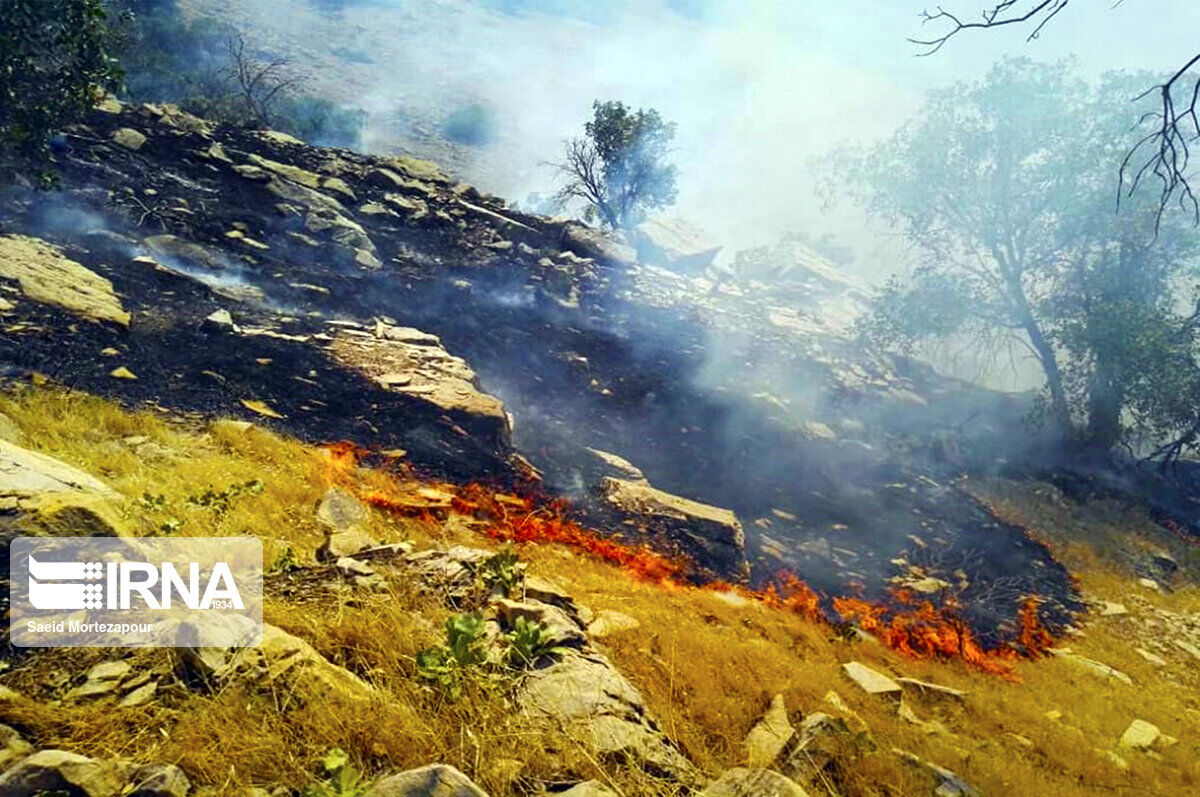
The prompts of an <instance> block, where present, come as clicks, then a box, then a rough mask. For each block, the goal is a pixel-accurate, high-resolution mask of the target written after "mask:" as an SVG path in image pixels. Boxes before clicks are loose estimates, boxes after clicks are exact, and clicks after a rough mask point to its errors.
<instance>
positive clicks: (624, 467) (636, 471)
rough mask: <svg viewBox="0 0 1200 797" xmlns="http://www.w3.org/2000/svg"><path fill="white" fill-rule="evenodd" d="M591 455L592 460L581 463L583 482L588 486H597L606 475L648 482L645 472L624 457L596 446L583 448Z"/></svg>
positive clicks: (642, 482)
mask: <svg viewBox="0 0 1200 797" xmlns="http://www.w3.org/2000/svg"><path fill="white" fill-rule="evenodd" d="M584 450H585V451H587V453H588V454H590V455H591V456H592V460H591V461H589V462H585V463H583V464H582V465H581V469H582V471H583V473H582V474H581V475H582V478H583V483H584V484H586V485H587V486H589V487H593V486H598V485H599V484H600V483H601V481H602V480H603V479H604V477H606V476H611V477H613V478H614V479H624V480H625V481H630V482H637V483H638V484H649V483H650V482H649V480H647V479H646V474H644V473H642V471H641V469H640V468H638V467H637V466H636V465H634V464H633V463H632V462H630V461H629V460H627V459H625V458H624V457H620V456H618V455H616V454H613V453H610V452H608V451H601V450H600V449H598V448H587V449H584Z"/></svg>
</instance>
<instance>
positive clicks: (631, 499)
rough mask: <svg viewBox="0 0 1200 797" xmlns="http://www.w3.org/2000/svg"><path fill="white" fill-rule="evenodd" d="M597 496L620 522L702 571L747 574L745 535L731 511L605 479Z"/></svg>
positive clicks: (653, 488) (632, 484) (634, 484)
mask: <svg viewBox="0 0 1200 797" xmlns="http://www.w3.org/2000/svg"><path fill="white" fill-rule="evenodd" d="M599 492H600V496H601V498H602V500H603V502H604V503H605V504H606V505H607V507H608V508H609V509H610V510H611V511H612V512H613V513H614V514H616V515H618V516H619V517H620V519H621V521H622V522H624V523H628V524H630V525H633V526H636V527H641V528H643V529H644V530H645V532H646V533H647V534H648V535H649V537H650V539H651V540H653V541H655V542H665V543H667V546H666V547H671V548H674V549H675V550H676V551H678V552H679V553H681V554H683V555H685V556H687V557H689V558H690V559H692V560H693V561H694V562H695V563H696V564H697V565H698V566H699V567H700V568H702V569H706V570H710V571H713V572H716V573H721V574H726V575H732V576H733V577H735V578H737V577H739V576H740V577H742V578H744V577H745V576H746V575H747V574H748V572H749V568H748V565H747V564H746V558H745V546H746V534H745V532H744V531H743V530H742V524H741V522H740V521H738V519H737V516H736V515H734V514H733V513H732V512H730V511H729V510H728V509H721V508H720V507H715V506H709V505H708V504H702V503H700V502H699V501H693V500H691V499H688V498H683V497H681V496H678V495H672V494H671V493H668V492H665V491H663V490H659V489H657V488H655V487H652V486H650V485H649V484H648V483H644V482H634V481H628V480H625V479H614V478H612V477H604V478H603V479H602V480H601V482H600V485H599ZM657 538H662V539H661V540H660V539H657Z"/></svg>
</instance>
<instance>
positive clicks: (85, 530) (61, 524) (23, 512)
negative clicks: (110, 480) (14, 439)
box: [0, 440, 126, 539]
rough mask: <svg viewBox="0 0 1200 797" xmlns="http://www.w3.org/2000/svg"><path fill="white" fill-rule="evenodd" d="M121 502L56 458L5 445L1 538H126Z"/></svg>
mask: <svg viewBox="0 0 1200 797" xmlns="http://www.w3.org/2000/svg"><path fill="white" fill-rule="evenodd" d="M119 498H120V496H119V495H118V494H117V493H116V492H115V491H114V490H112V489H110V488H109V487H108V486H107V485H106V484H104V483H103V482H101V481H100V480H99V479H97V478H95V477H94V476H91V475H89V474H87V473H84V472H83V471H81V470H79V469H77V468H74V467H72V466H70V465H68V464H66V463H65V462H61V461H60V460H57V459H54V458H53V457H49V456H46V455H45V454H39V453H37V452H36V451H30V450H28V449H25V448H21V447H20V446H17V445H14V444H12V443H8V442H5V441H3V440H0V500H3V501H5V502H7V503H9V504H10V505H12V507H13V508H14V509H16V512H15V513H11V514H5V515H4V516H2V517H0V538H3V539H11V538H12V537H15V536H22V535H24V536H55V537H61V536H76V537H79V536H84V537H112V536H123V535H125V534H126V527H125V522H124V520H123V519H122V518H121V515H120V513H119V512H118V510H117V508H116V507H115V506H114V501H116V500H117V499H119Z"/></svg>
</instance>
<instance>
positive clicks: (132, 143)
mask: <svg viewBox="0 0 1200 797" xmlns="http://www.w3.org/2000/svg"><path fill="white" fill-rule="evenodd" d="M112 140H113V142H114V143H116V144H118V145H120V146H122V147H124V148H125V149H128V150H132V151H133V152H137V151H138V150H139V149H141V148H142V145H143V144H145V143H146V137H145V136H144V135H143V134H141V133H140V132H138V131H137V130H134V129H133V128H132V127H122V128H121V129H119V130H114V131H113V134H112Z"/></svg>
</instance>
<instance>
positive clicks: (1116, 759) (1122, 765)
mask: <svg viewBox="0 0 1200 797" xmlns="http://www.w3.org/2000/svg"><path fill="white" fill-rule="evenodd" d="M1095 750H1096V754H1097V755H1098V756H1100V757H1101V758H1106V759H1108V761H1109V762H1110V763H1111V764H1112V765H1113V766H1115V767H1116V768H1117V769H1119V770H1121V771H1122V772H1124V771H1125V770H1127V769H1129V762H1128V761H1126V760H1125V759H1124V758H1121V756H1119V755H1117V754H1116V753H1114V752H1113V751H1112V750H1102V749H1100V748H1099V747H1097V748H1095Z"/></svg>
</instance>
